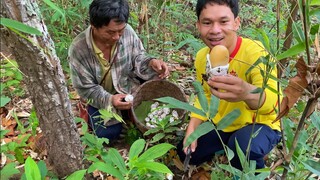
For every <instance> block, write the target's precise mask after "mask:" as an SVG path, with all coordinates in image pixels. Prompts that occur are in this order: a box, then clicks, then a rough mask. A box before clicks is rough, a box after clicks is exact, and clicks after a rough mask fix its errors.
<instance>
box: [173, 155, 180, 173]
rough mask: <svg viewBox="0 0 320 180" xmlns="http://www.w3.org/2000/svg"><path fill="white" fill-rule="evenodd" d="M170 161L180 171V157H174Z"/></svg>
mask: <svg viewBox="0 0 320 180" xmlns="http://www.w3.org/2000/svg"><path fill="white" fill-rule="evenodd" d="M172 161H173V164H174V165H175V166H176V167H177V168H178V169H179V170H180V171H183V164H182V162H181V161H180V159H178V158H175V159H172Z"/></svg>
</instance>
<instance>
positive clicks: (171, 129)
mask: <svg viewBox="0 0 320 180" xmlns="http://www.w3.org/2000/svg"><path fill="white" fill-rule="evenodd" d="M180 130H181V129H180V128H178V127H169V128H166V129H164V132H165V133H171V132H177V131H180Z"/></svg>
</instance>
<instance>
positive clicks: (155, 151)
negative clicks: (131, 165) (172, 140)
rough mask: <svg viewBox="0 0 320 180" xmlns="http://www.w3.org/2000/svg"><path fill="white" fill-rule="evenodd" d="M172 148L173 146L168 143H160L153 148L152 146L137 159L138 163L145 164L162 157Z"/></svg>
mask: <svg viewBox="0 0 320 180" xmlns="http://www.w3.org/2000/svg"><path fill="white" fill-rule="evenodd" d="M172 148H174V146H173V145H171V144H168V143H162V144H157V145H155V146H152V147H151V148H150V149H148V150H146V151H145V152H144V153H143V154H142V155H141V156H140V157H139V158H138V161H139V163H140V162H145V161H149V160H154V159H156V158H158V157H160V156H162V155H164V154H165V153H166V152H168V151H169V150H170V149H172Z"/></svg>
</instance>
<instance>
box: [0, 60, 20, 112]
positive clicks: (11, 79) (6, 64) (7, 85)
mask: <svg viewBox="0 0 320 180" xmlns="http://www.w3.org/2000/svg"><path fill="white" fill-rule="evenodd" d="M0 72H1V73H0V78H1V82H0V92H1V95H0V100H1V102H0V105H1V106H0V107H4V106H5V105H6V104H7V103H8V102H10V101H11V97H13V96H18V97H19V96H22V95H24V93H25V90H24V89H23V87H22V80H23V74H22V72H21V71H20V70H19V69H18V64H17V63H16V61H14V60H11V59H9V58H6V59H5V60H3V61H1V69H0Z"/></svg>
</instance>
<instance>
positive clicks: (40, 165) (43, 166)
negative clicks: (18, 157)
mask: <svg viewBox="0 0 320 180" xmlns="http://www.w3.org/2000/svg"><path fill="white" fill-rule="evenodd" d="M37 165H38V168H39V170H40V174H41V179H45V177H46V175H47V173H48V169H47V166H46V163H45V162H44V161H43V160H41V161H39V162H38V163H37Z"/></svg>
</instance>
